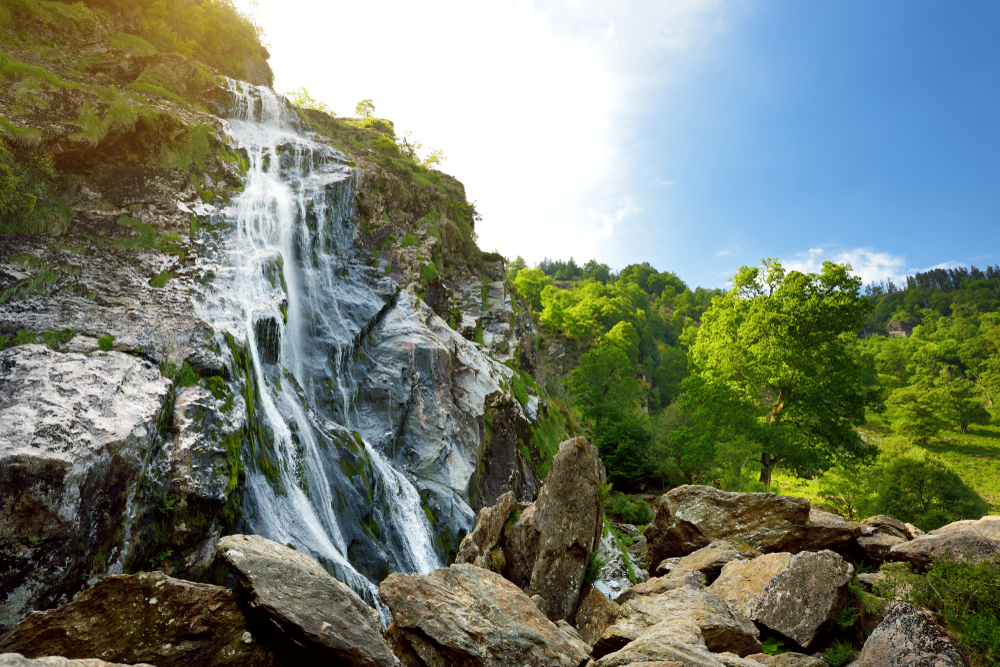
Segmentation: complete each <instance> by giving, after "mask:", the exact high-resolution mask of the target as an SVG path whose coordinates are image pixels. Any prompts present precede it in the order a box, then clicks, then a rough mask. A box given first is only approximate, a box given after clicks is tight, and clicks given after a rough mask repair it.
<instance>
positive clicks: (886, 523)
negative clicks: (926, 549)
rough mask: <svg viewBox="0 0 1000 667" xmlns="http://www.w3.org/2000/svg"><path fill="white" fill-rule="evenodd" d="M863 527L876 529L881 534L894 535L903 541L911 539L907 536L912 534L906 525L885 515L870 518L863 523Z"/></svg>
mask: <svg viewBox="0 0 1000 667" xmlns="http://www.w3.org/2000/svg"><path fill="white" fill-rule="evenodd" d="M861 525H862V526H868V527H869V528H874V529H875V530H877V531H878V532H880V533H884V534H886V535H893V536H895V537H902V538H903V539H906V540H908V539H910V538H909V537H908V536H907V535H908V533H909V532H910V531H909V530H908V529H907V527H906V524H905V523H903V522H902V521H900V520H899V519H893V518H892V517H891V516H886V515H885V514H876V515H875V516H870V517H868V518H867V519H865V520H864V521H862V522H861Z"/></svg>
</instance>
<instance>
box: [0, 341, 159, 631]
mask: <svg viewBox="0 0 1000 667" xmlns="http://www.w3.org/2000/svg"><path fill="white" fill-rule="evenodd" d="M171 398H172V397H171V392H170V382H169V381H167V380H165V379H164V378H163V377H162V376H161V375H160V371H159V370H158V369H157V368H156V367H155V366H153V365H152V364H151V363H149V362H147V361H142V360H140V359H137V358H135V357H132V356H129V355H127V354H122V353H120V352H95V353H93V354H91V355H90V356H84V355H82V354H62V353H59V352H55V351H53V350H50V349H49V348H47V347H44V346H41V345H21V346H17V347H12V348H9V349H7V350H4V351H3V352H0V480H3V489H4V492H3V493H2V494H0V559H2V560H3V562H4V568H3V571H2V572H0V633H2V632H3V631H6V630H10V629H11V628H13V627H14V626H15V625H17V623H18V622H19V621H20V620H21V619H22V618H24V615H25V614H26V613H27V612H28V611H29V610H32V609H38V608H46V607H51V606H55V605H57V604H59V603H60V602H61V601H66V600H67V599H68V597H69V596H71V595H73V594H74V593H76V592H77V591H78V590H80V588H81V587H82V585H83V583H84V582H85V581H86V580H87V579H88V578H91V577H93V576H95V575H101V574H105V573H111V574H114V573H120V572H121V571H122V568H123V565H124V562H125V560H126V558H127V556H128V554H129V552H130V550H131V549H132V546H133V545H132V543H131V537H132V536H131V534H130V530H131V526H130V524H129V520H128V519H129V517H130V515H131V514H132V513H133V512H135V511H136V507H135V506H134V499H135V495H136V490H137V488H138V486H139V480H140V477H141V475H142V472H143V466H144V464H145V461H147V460H148V458H149V456H150V452H151V450H152V449H153V447H154V443H155V442H156V440H157V438H158V435H159V434H158V430H159V427H160V425H161V423H163V422H164V421H165V419H166V417H167V416H168V415H169V408H170V400H171ZM123 525H124V530H123V529H122V528H123Z"/></svg>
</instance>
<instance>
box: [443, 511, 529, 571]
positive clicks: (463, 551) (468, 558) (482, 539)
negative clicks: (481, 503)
mask: <svg viewBox="0 0 1000 667" xmlns="http://www.w3.org/2000/svg"><path fill="white" fill-rule="evenodd" d="M516 507H517V498H516V497H515V496H514V492H513V491H508V492H507V493H505V494H503V495H502V496H500V497H499V498H498V499H497V502H496V504H495V505H493V506H492V507H484V508H483V509H481V510H479V515H478V516H476V527H475V528H474V529H473V530H472V532H471V533H469V534H468V535H466V536H465V537H464V538H463V539H462V544H461V545H460V546H459V547H458V555H457V556H456V557H455V562H456V563H472V564H473V565H475V566H476V567H481V568H485V569H487V570H492V571H493V572H502V571H503V564H506V563H505V561H504V563H503V564H500V563H498V562H497V559H496V558H494V557H492V556H491V554H490V552H491V551H493V549H494V548H495V547H496V546H497V543H498V542H499V541H500V536H501V534H502V532H503V527H504V524H505V523H507V519H509V518H510V515H511V514H512V513H513V512H514V509H515V508H516ZM501 553H502V552H501ZM497 565H499V566H500V567H499V568H498V567H496V566H497Z"/></svg>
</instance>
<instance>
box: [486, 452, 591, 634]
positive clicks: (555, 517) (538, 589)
mask: <svg viewBox="0 0 1000 667" xmlns="http://www.w3.org/2000/svg"><path fill="white" fill-rule="evenodd" d="M604 479H605V472H604V465H603V464H602V463H601V460H600V458H599V456H598V454H597V450H596V449H595V448H594V447H593V446H591V445H590V444H588V443H587V441H586V440H585V439H584V438H575V439H573V440H567V441H566V442H563V443H562V444H561V445H560V446H559V451H558V452H556V455H555V456H554V457H553V459H552V466H551V468H550V469H549V474H548V477H547V478H546V480H545V484H543V485H542V490H541V491H540V492H539V494H538V500H537V501H536V502H535V503H534V504H533V505H532V506H531V507H529V508H528V509H526V510H525V511H524V512H522V513H521V517H520V519H519V520H518V521H517V522H515V523H513V524H511V525H508V526H507V527H506V528H505V529H504V538H503V540H502V541H501V546H502V548H503V552H504V556H505V558H506V562H507V569H506V570H505V574H506V576H507V578H508V579H510V580H511V581H513V582H514V583H515V584H517V585H519V586H521V587H522V588H524V589H525V590H526V591H527V592H528V594H529V595H540V596H542V598H544V599H545V606H546V609H547V615H548V617H549V619H551V620H553V621H556V620H559V619H567V618H573V614H574V613H575V612H576V606H577V602H578V601H579V598H580V590H581V588H582V586H583V574H584V572H585V571H586V569H587V560H588V558H589V556H590V553H591V552H592V551H594V550H595V549H597V546H598V545H599V544H600V541H601V532H602V528H603V525H604V509H603V507H602V505H601V501H600V487H601V484H603V483H604ZM529 573H530V574H529Z"/></svg>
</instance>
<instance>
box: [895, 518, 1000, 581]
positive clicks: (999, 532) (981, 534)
mask: <svg viewBox="0 0 1000 667" xmlns="http://www.w3.org/2000/svg"><path fill="white" fill-rule="evenodd" d="M997 553H1000V516H984V517H983V518H982V519H979V520H978V521H973V520H966V521H956V522H954V523H949V524H948V525H947V526H942V527H941V528H938V529H937V530H932V531H931V532H929V533H927V534H926V535H920V536H918V537H916V538H914V539H912V540H910V541H909V542H904V543H902V544H897V545H895V546H894V547H892V548H891V549H890V550H889V556H888V559H889V560H896V561H905V562H908V563H912V564H914V565H916V566H917V567H920V568H925V567H927V566H928V565H930V564H931V561H932V560H934V559H938V558H941V559H946V560H964V561H969V562H973V563H978V562H979V561H981V560H985V559H987V558H992V557H993V556H994V555H995V554H997Z"/></svg>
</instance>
